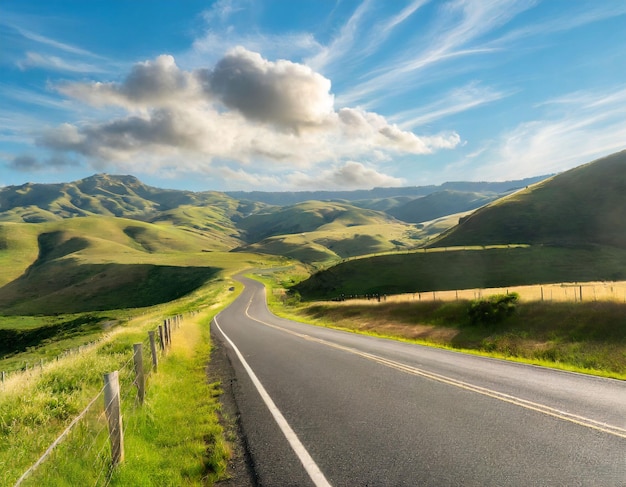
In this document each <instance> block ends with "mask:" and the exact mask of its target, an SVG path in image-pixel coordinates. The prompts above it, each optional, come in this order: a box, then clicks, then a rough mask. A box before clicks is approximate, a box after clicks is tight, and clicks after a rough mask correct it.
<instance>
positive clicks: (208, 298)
mask: <svg viewBox="0 0 626 487" xmlns="http://www.w3.org/2000/svg"><path fill="white" fill-rule="evenodd" d="M228 287H230V286H229V283H228V282H224V281H216V282H214V283H212V284H211V285H210V286H208V287H205V288H204V289H203V290H202V291H201V292H200V291H199V292H197V293H195V294H194V295H192V296H190V297H188V298H187V299H185V300H182V301H178V302H174V303H172V304H170V305H167V306H161V307H157V308H152V309H151V310H150V311H148V310H147V313H146V314H144V315H142V316H138V317H136V318H134V319H133V320H130V321H129V322H128V323H127V324H126V325H125V326H123V327H118V328H117V329H115V330H114V331H113V332H111V333H110V334H109V336H107V337H106V338H105V339H103V340H102V341H101V342H100V343H98V344H97V345H94V346H93V347H91V348H89V349H87V350H85V351H83V352H81V353H80V354H78V355H75V356H71V357H65V358H63V359H61V360H59V361H58V362H54V363H51V364H48V365H46V366H45V367H44V369H43V370H42V371H38V372H36V373H32V374H20V375H14V376H11V377H10V379H9V380H8V381H7V382H6V383H5V384H4V388H3V389H4V390H3V391H2V395H0V418H1V419H0V485H12V484H13V483H14V482H15V481H16V480H17V478H18V477H19V476H20V475H21V474H22V473H23V472H24V471H25V470H26V469H27V468H28V467H29V466H30V465H32V464H34V463H35V461H36V460H37V458H39V456H40V455H41V454H42V453H43V451H44V450H45V449H46V448H47V447H48V445H50V444H51V443H52V441H53V440H54V439H55V438H56V437H57V436H58V434H59V433H60V432H61V431H62V430H63V429H64V428H65V427H66V426H67V424H68V423H69V422H70V421H71V419H72V418H74V417H75V416H76V415H77V414H78V413H79V412H80V411H82V410H83V408H84V407H85V405H86V404H87V403H88V402H89V401H90V400H91V399H92V398H93V397H96V395H97V394H98V391H99V390H100V389H101V388H102V376H103V374H104V373H105V372H110V371H112V370H120V382H121V383H122V392H121V395H122V398H123V404H122V409H123V416H124V422H125V423H124V424H125V430H126V439H125V443H126V445H125V446H126V462H125V463H124V464H123V465H122V466H120V467H119V468H118V469H116V470H115V471H114V472H113V475H112V477H111V484H110V485H120V486H121V485H155V486H156V485H159V486H160V485H177V486H178V485H212V483H213V482H215V481H216V480H217V479H219V478H224V476H225V475H226V470H225V469H226V462H227V459H228V456H229V449H228V446H227V444H226V443H225V442H224V440H223V434H222V429H221V426H220V425H219V414H218V413H219V403H218V399H217V398H218V396H219V393H220V389H219V384H209V383H208V382H207V373H206V365H207V361H208V356H209V351H210V341H209V327H208V324H209V321H210V320H211V318H212V316H214V314H215V313H217V312H218V311H219V309H221V308H222V307H223V306H225V305H226V304H227V303H229V302H230V301H232V299H234V296H235V293H232V292H230V291H228ZM191 309H194V310H200V313H199V314H197V315H195V316H194V317H193V318H187V319H186V320H185V321H184V322H183V325H182V327H181V329H180V330H176V331H174V335H173V346H172V349H171V350H170V351H169V352H168V354H167V355H166V356H165V357H164V358H163V357H162V359H161V361H160V364H159V371H158V373H157V374H153V375H151V376H150V377H149V380H148V387H147V396H146V402H145V404H144V405H143V406H139V405H138V404H136V400H135V388H134V387H133V385H132V380H133V373H132V345H133V343H138V342H144V344H145V342H146V339H147V338H146V337H147V335H146V332H147V330H149V329H154V328H155V326H156V324H157V323H159V322H160V321H161V320H162V317H163V316H169V315H171V314H172V313H176V312H179V311H189V310H191ZM144 349H145V347H144ZM147 357H149V354H148V355H147ZM129 361H130V362H129ZM149 362H150V361H149V358H145V357H144V368H146V369H149V368H150V364H149ZM102 407H103V400H102V398H100V399H99V400H97V402H96V405H95V406H94V408H92V409H94V411H93V412H92V410H91V409H90V410H89V413H88V414H87V417H86V418H85V420H84V421H81V423H80V424H79V426H77V427H75V428H74V429H73V430H72V432H71V433H70V435H69V436H68V438H66V439H65V440H64V441H63V442H62V443H61V444H60V445H59V447H58V448H57V449H55V451H54V453H53V455H52V456H51V457H50V458H49V459H47V460H46V461H45V462H44V463H43V464H42V465H41V466H40V467H39V468H38V469H37V470H35V472H34V473H33V474H32V476H31V477H29V479H28V481H27V483H26V484H24V485H42V483H45V485H55V486H56V485H58V486H61V485H68V486H69V485H98V484H103V483H104V482H103V480H104V479H105V478H106V475H107V474H108V466H107V465H108V463H107V462H108V460H107V459H108V455H109V453H108V451H109V450H108V449H109V447H108V440H107V435H106V431H105V430H106V427H105V424H104V419H103V417H102V413H101V411H102ZM44 479H45V480H44Z"/></svg>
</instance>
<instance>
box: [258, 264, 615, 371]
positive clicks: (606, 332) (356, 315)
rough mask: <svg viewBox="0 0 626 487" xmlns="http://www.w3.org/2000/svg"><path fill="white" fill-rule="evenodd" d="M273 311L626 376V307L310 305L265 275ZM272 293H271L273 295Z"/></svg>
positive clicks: (395, 336)
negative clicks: (496, 313) (503, 314)
mask: <svg viewBox="0 0 626 487" xmlns="http://www.w3.org/2000/svg"><path fill="white" fill-rule="evenodd" d="M261 280H262V281H263V282H264V283H265V284H266V285H267V286H268V301H269V306H270V308H271V309H272V310H273V311H274V313H276V314H278V315H280V316H283V317H285V318H293V319H297V320H299V321H304V322H307V323H310V324H314V325H318V326H325V327H331V328H338V329H342V330H347V331H352V332H357V333H363V334H369V335H375V336H380V337H386V338H391V339H395V340H403V341H409V342H413V343H419V344H423V345H429V346H436V347H442V348H449V349H454V350H460V351H464V352H469V353H475V354H480V355H485V356H490V357H495V358H504V359H507V360H515V361H520V362H526V363H531V364H535V365H541V366H546V367H553V368H559V369H563V370H570V371H575V372H581V373H586V374H593V375H598V376H604V377H612V378H616V379H622V380H626V304H624V303H619V302H611V301H593V302H582V303H581V302H578V303H572V302H569V303H568V302H520V303H518V304H517V306H516V310H515V312H514V313H513V315H512V316H509V317H508V318H506V319H505V320H503V321H502V322H500V323H496V324H491V325H484V324H478V325H477V324H472V323H471V320H470V318H469V314H468V310H469V306H470V301H467V300H459V301H452V302H441V301H424V302H396V303H386V302H380V303H379V302H377V301H375V300H372V301H369V302H359V303H351V302H349V301H348V302H339V303H335V302H307V303H300V302H298V300H297V299H293V298H291V299H290V298H287V299H284V298H283V297H282V295H281V292H280V289H281V286H282V284H283V283H284V279H281V280H276V279H271V278H270V277H264V278H262V279H261ZM269 291H272V292H269Z"/></svg>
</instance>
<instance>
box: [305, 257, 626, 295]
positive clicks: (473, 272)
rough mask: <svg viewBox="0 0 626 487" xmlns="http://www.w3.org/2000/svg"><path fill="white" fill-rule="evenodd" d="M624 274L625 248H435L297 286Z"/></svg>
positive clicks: (340, 290)
mask: <svg viewBox="0 0 626 487" xmlns="http://www.w3.org/2000/svg"><path fill="white" fill-rule="evenodd" d="M624 279H626V250H623V249H618V248H614V247H601V246H581V247H553V246H543V245H541V246H512V245H504V246H499V247H497V246H495V247H492V248H483V247H477V248H475V249H472V250H470V249H466V248H434V249H427V250H420V251H417V252H412V253H406V254H395V255H385V256H378V257H370V258H367V259H355V260H350V261H347V262H343V263H341V264H338V265H336V266H334V267H331V268H329V269H327V270H324V271H320V272H318V273H316V274H314V275H313V276H312V277H311V278H310V279H308V280H307V281H304V282H302V283H301V284H300V285H298V286H296V288H295V289H296V290H297V291H298V292H299V293H300V294H301V295H302V297H303V299H305V300H319V299H332V298H335V297H337V296H340V295H341V294H345V295H356V294H359V295H364V294H377V293H378V294H381V295H382V294H399V293H413V292H422V291H441V290H454V289H474V288H492V287H502V286H518V285H530V284H540V283H559V282H587V281H602V280H608V281H618V280H624Z"/></svg>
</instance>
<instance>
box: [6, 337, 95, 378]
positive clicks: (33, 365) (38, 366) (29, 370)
mask: <svg viewBox="0 0 626 487" xmlns="http://www.w3.org/2000/svg"><path fill="white" fill-rule="evenodd" d="M104 338H106V335H105V336H103V337H102V338H100V339H99V340H94V341H91V342H89V343H84V344H82V345H80V346H78V347H75V348H70V349H67V350H65V351H63V353H61V354H59V355H57V356H56V357H54V358H52V359H50V360H46V359H43V358H41V359H39V360H37V361H35V362H27V361H23V362H22V365H21V366H20V367H18V368H13V369H11V368H9V369H7V370H2V371H0V390H1V388H2V386H4V384H5V382H6V381H8V380H9V378H15V377H17V376H29V375H33V374H36V373H38V372H41V371H42V370H43V369H44V367H45V366H46V365H48V364H50V363H53V362H58V361H59V360H61V359H64V358H66V357H71V356H72V355H78V354H81V353H83V352H86V351H87V350H90V349H92V348H93V347H95V346H96V345H98V344H99V343H100V342H101V341H102V340H103V339H104Z"/></svg>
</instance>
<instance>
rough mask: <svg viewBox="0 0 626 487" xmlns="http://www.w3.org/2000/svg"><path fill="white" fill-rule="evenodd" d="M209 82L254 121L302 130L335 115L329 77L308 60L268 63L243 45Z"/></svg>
mask: <svg viewBox="0 0 626 487" xmlns="http://www.w3.org/2000/svg"><path fill="white" fill-rule="evenodd" d="M204 80H205V81H206V83H207V89H208V90H209V92H210V93H211V94H212V95H215V96H216V97H217V98H218V99H219V100H220V101H221V102H222V103H223V104H224V105H225V106H226V107H228V108H230V109H234V110H237V111H239V112H241V113H242V114H243V115H244V116H245V117H247V118H250V119H254V120H259V121H262V122H270V123H274V124H276V125H280V126H283V127H287V128H290V129H293V130H299V129H301V128H304V127H306V126H316V125H321V124H324V123H325V122H326V121H327V119H328V117H329V116H330V115H331V114H332V113H333V103H334V97H333V95H332V94H331V93H330V80H328V79H327V78H324V77H323V76H322V75H320V74H318V73H316V72H314V71H313V70H312V69H311V68H309V67H308V66H304V65H303V64H297V63H292V62H291V61H286V60H280V61H277V62H271V61H267V60H265V59H263V58H262V57H261V55H260V54H258V53H255V52H251V51H248V50H247V49H244V48H243V47H239V48H236V49H234V50H232V51H230V52H228V53H227V54H226V56H224V58H222V59H221V60H220V61H219V62H218V63H217V65H216V66H215V68H214V69H213V70H211V71H207V72H206V73H205V76H204Z"/></svg>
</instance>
